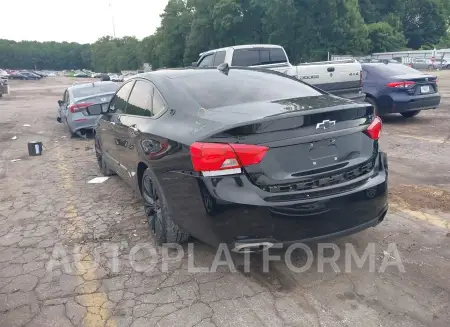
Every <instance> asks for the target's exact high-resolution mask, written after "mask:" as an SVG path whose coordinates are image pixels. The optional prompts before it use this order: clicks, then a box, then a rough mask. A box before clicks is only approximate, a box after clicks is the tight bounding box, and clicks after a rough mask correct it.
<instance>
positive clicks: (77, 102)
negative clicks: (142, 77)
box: [56, 82, 119, 136]
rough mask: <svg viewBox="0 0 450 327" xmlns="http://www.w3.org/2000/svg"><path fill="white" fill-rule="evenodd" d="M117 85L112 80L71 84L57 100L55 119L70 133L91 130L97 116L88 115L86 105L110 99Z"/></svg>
mask: <svg viewBox="0 0 450 327" xmlns="http://www.w3.org/2000/svg"><path fill="white" fill-rule="evenodd" d="M118 88H119V85H117V84H116V83H114V82H94V83H83V84H76V85H72V86H71V87H69V88H67V90H66V91H65V92H64V95H63V98H62V99H61V100H58V112H57V116H56V120H57V121H58V122H60V123H64V124H66V125H67V127H68V128H69V131H70V133H71V135H72V136H73V135H82V134H85V132H86V131H88V130H92V128H93V127H94V125H95V123H96V121H97V119H98V116H92V115H88V114H87V112H86V107H88V106H90V105H92V104H96V103H106V102H109V101H110V100H111V98H112V97H113V95H114V94H115V93H116V91H117V89H118Z"/></svg>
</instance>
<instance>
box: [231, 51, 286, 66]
mask: <svg viewBox="0 0 450 327" xmlns="http://www.w3.org/2000/svg"><path fill="white" fill-rule="evenodd" d="M283 62H287V57H286V54H285V53H284V51H283V49H281V48H260V49H258V48H254V49H236V50H234V52H233V60H232V63H231V65H232V66H243V67H246V66H256V65H270V64H278V63H283Z"/></svg>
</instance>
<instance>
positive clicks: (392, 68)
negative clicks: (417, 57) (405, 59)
mask: <svg viewBox="0 0 450 327" xmlns="http://www.w3.org/2000/svg"><path fill="white" fill-rule="evenodd" d="M373 69H374V70H375V71H376V73H377V74H379V75H381V76H383V77H391V76H396V75H406V74H413V75H423V74H422V72H420V71H418V70H416V69H414V68H411V67H408V66H405V65H402V64H383V65H379V66H373Z"/></svg>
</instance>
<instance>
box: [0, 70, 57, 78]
mask: <svg viewBox="0 0 450 327" xmlns="http://www.w3.org/2000/svg"><path fill="white" fill-rule="evenodd" d="M47 76H56V73H54V72H48V71H37V70H10V69H5V70H2V69H0V77H1V78H4V79H5V78H6V79H20V80H39V79H41V78H43V77H47Z"/></svg>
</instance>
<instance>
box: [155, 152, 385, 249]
mask: <svg viewBox="0 0 450 327" xmlns="http://www.w3.org/2000/svg"><path fill="white" fill-rule="evenodd" d="M369 175H370V176H369V177H367V176H366V177H364V179H363V180H361V181H358V183H356V182H355V183H354V184H353V186H354V187H351V188H346V189H343V188H342V186H341V185H338V186H334V189H335V190H338V192H334V193H333V192H331V193H330V192H329V193H328V195H324V196H322V195H323V194H325V193H321V194H322V195H321V196H317V197H316V196H315V195H314V191H310V194H311V199H308V200H296V201H288V199H290V198H292V195H293V194H295V193H305V192H289V194H286V201H284V202H270V201H267V197H264V195H268V196H271V195H272V196H273V194H270V193H266V192H264V191H263V190H261V189H260V188H258V187H257V186H255V185H253V184H252V183H251V182H250V181H249V180H248V179H247V177H246V176H245V175H244V174H240V175H235V176H227V177H219V178H192V177H191V176H184V175H183V177H181V178H176V179H177V186H175V185H173V187H170V186H168V185H167V183H163V184H164V185H165V186H163V188H166V189H165V190H164V191H165V192H164V193H165V194H166V198H167V200H168V203H169V207H170V208H171V211H172V214H173V218H174V220H175V221H176V223H177V224H178V225H180V226H181V227H182V228H184V229H186V230H188V231H189V232H190V233H191V234H192V235H193V236H194V237H196V238H198V239H200V240H202V241H204V242H206V243H209V244H211V245H215V246H217V245H218V244H220V243H226V244H227V245H228V246H229V247H231V248H234V247H235V246H236V244H242V243H258V242H271V243H283V244H289V243H295V242H310V241H318V240H323V239H328V238H333V237H341V236H344V235H348V234H352V233H356V232H358V231H360V230H363V229H366V228H368V227H371V226H375V225H377V224H378V223H379V222H380V221H382V220H383V218H384V216H385V214H386V212H387V208H388V202H387V175H388V174H387V157H386V155H385V154H384V153H381V154H380V155H379V156H378V157H377V164H376V166H375V168H374V170H373V171H372V172H371V173H370V174H369ZM169 179H171V177H166V181H167V180H169ZM175 187H176V188H177V190H176V191H175V189H174V188H175ZM339 190H343V191H342V192H340V191H339ZM321 192H323V191H321ZM316 194H317V193H316ZM277 195H278V194H277Z"/></svg>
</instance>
